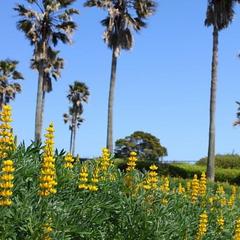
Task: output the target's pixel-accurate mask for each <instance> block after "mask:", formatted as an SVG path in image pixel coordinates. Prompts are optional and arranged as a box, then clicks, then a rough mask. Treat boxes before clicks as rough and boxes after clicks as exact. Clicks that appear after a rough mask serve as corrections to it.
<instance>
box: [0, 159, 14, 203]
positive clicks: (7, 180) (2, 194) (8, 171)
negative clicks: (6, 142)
mask: <svg viewBox="0 0 240 240" xmlns="http://www.w3.org/2000/svg"><path fill="white" fill-rule="evenodd" d="M2 165H3V167H2V175H1V176H0V206H10V205H11V204H12V201H11V199H10V197H11V196H12V194H13V192H12V190H11V189H12V188H13V182H12V180H13V179H14V176H13V174H12V173H13V172H14V170H15V169H14V167H13V161H12V160H4V161H3V163H2Z"/></svg>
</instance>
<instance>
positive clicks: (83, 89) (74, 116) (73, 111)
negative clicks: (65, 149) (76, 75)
mask: <svg viewBox="0 0 240 240" xmlns="http://www.w3.org/2000/svg"><path fill="white" fill-rule="evenodd" d="M89 95H90V93H89V90H88V87H87V86H86V84H85V83H82V82H78V81H75V82H74V84H73V85H69V93H68V95H67V98H68V100H69V101H70V102H71V104H72V106H71V107H70V108H69V114H66V113H65V114H64V115H63V118H64V122H65V123H67V122H70V126H69V127H70V129H72V127H73V126H72V125H75V124H76V125H77V126H79V125H80V124H81V122H83V119H82V118H81V115H82V113H83V106H82V102H87V101H88V97H89Z"/></svg>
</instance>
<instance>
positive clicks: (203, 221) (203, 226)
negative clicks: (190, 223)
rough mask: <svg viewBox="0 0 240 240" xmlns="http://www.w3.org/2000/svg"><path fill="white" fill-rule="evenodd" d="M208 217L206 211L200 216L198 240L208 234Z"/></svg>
mask: <svg viewBox="0 0 240 240" xmlns="http://www.w3.org/2000/svg"><path fill="white" fill-rule="evenodd" d="M207 224H208V215H207V213H206V211H204V212H203V213H202V214H200V217H199V224H198V231H197V235H196V240H201V239H202V238H203V236H204V235H205V234H206V232H207Z"/></svg>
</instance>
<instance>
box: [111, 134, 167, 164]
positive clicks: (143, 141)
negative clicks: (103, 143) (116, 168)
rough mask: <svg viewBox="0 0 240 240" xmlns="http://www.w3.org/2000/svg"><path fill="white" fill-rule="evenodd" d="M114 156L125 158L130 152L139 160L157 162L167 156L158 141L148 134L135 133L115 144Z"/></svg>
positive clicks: (165, 150)
mask: <svg viewBox="0 0 240 240" xmlns="http://www.w3.org/2000/svg"><path fill="white" fill-rule="evenodd" d="M115 146H116V147H115V156H116V157H117V158H127V157H128V156H129V154H130V152H131V151H135V152H136V153H137V155H138V158H139V159H142V160H147V161H158V160H159V158H160V157H162V156H167V149H166V148H165V147H163V146H162V145H161V144H160V140H159V139H158V138H156V137H155V136H153V135H151V134H150V133H146V132H142V131H137V132H134V133H133V134H131V135H130V136H127V137H125V138H123V139H119V140H117V141H116V143H115Z"/></svg>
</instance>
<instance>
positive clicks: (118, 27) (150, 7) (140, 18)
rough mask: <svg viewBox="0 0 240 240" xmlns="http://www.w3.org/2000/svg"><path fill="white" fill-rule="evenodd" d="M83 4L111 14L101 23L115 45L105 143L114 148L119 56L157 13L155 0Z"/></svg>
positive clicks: (108, 41)
mask: <svg viewBox="0 0 240 240" xmlns="http://www.w3.org/2000/svg"><path fill="white" fill-rule="evenodd" d="M84 5H85V6H87V7H93V6H96V7H99V8H102V9H104V10H107V12H108V16H107V17H106V18H105V19H103V20H102V21H101V23H102V25H103V26H104V27H105V32H104V41H105V43H106V44H107V46H108V47H109V48H110V49H112V65H111V76H110V87H109V97H108V123H107V144H106V145H107V148H108V149H109V151H110V152H113V103H114V90H115V84H116V71H117V58H118V56H119V54H120V52H121V50H122V49H124V50H129V49H131V48H132V46H133V31H132V30H135V31H140V30H141V29H142V28H143V27H146V23H145V19H146V18H147V17H148V16H150V15H152V14H153V13H154V11H155V8H156V3H155V1H153V0H88V1H86V3H85V4H84ZM133 15H135V16H133Z"/></svg>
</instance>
